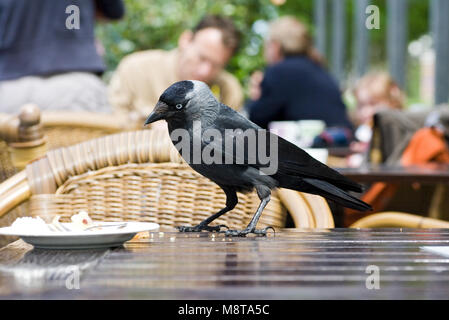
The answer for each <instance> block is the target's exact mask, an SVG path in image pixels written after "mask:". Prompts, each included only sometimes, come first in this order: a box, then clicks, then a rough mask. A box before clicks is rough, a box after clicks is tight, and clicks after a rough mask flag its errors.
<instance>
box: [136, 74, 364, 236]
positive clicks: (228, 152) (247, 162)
mask: <svg viewBox="0 0 449 320" xmlns="http://www.w3.org/2000/svg"><path fill="white" fill-rule="evenodd" d="M162 119H164V120H166V121H167V123H168V130H169V133H170V138H171V140H172V142H173V144H174V145H175V146H176V148H177V149H178V151H179V152H180V154H181V156H182V157H183V158H184V160H186V162H187V163H188V164H189V165H190V166H191V167H192V168H193V169H194V170H196V171H197V172H199V173H200V174H202V175H203V176H205V177H207V178H209V179H210V180H212V181H213V182H215V183H216V184H217V185H219V186H220V187H221V189H223V191H224V192H225V194H226V207H225V208H223V209H222V210H220V211H219V212H217V213H215V214H214V215H212V216H210V217H209V218H207V219H206V220H204V221H202V222H201V223H200V224H199V225H197V226H193V227H186V226H182V227H179V228H178V229H179V230H180V231H183V232H196V231H202V230H207V231H220V228H221V227H223V226H222V225H221V226H209V224H210V223H211V222H212V221H213V220H215V219H216V218H218V217H220V216H221V215H223V214H225V213H226V212H228V211H230V210H232V209H233V208H234V207H235V206H236V205H237V203H238V198H237V193H236V192H237V191H240V192H245V193H246V192H250V191H252V190H254V188H255V189H256V191H257V194H258V196H259V198H260V200H261V203H260V205H259V207H258V209H257V211H256V213H255V214H254V217H253V218H252V220H251V222H250V223H249V225H248V227H247V228H246V229H244V230H227V231H226V235H236V236H245V235H247V234H248V233H255V234H260V235H265V234H266V231H267V228H265V229H261V230H259V229H256V224H257V222H258V220H259V217H260V215H261V213H262V211H263V209H264V208H265V206H266V205H267V203H268V202H269V201H270V195H271V190H272V189H273V188H276V187H279V188H287V189H293V190H297V191H301V192H307V193H312V194H317V195H320V196H323V197H325V198H327V199H330V200H332V201H335V202H336V203H338V204H340V205H342V206H345V207H349V208H352V209H356V210H361V211H367V210H370V209H371V207H370V206H369V205H368V204H366V203H365V202H363V201H361V200H359V199H357V198H356V197H354V196H352V195H350V194H349V193H348V191H355V192H362V187H361V186H360V185H359V184H357V183H355V182H353V181H351V180H349V179H347V178H346V177H344V176H343V175H341V174H340V173H338V172H337V171H335V170H333V169H331V168H329V167H327V166H326V165H324V164H322V163H321V162H319V161H317V160H315V159H314V158H312V157H311V156H309V154H307V153H306V152H305V151H304V150H302V149H301V148H299V147H297V146H295V145H294V144H292V143H290V142H288V141H286V140H284V139H282V138H281V137H278V136H277V135H275V134H273V133H270V132H268V131H266V130H264V129H261V128H260V127H259V126H257V125H256V124H254V123H253V122H251V121H249V120H248V119H247V118H245V117H244V116H243V115H241V114H239V113H238V112H236V111H234V110H233V109H231V108H230V107H228V106H226V105H224V104H222V103H220V102H218V101H217V99H216V98H215V97H214V95H213V94H212V92H211V91H210V90H209V87H208V86H207V85H206V84H205V83H203V82H201V81H193V80H192V81H191V80H187V81H180V82H176V83H174V84H173V85H171V86H170V87H169V88H167V89H166V90H165V91H164V93H163V94H162V95H161V96H160V98H159V101H158V102H157V104H156V106H155V108H154V110H153V112H152V113H151V114H150V115H149V117H148V119H147V120H146V122H145V125H147V124H149V123H152V122H154V121H157V120H162ZM254 136H255V137H256V140H255V141H252V142H250V140H249V139H250V138H251V137H254ZM242 137H243V139H242ZM245 139H246V140H245ZM183 140H187V141H183ZM229 140H230V141H231V143H230V144H226V141H229ZM195 143H196V146H197V150H195ZM263 149H265V155H266V154H269V153H273V155H272V156H271V157H270V158H269V159H270V160H271V163H268V162H266V161H265V160H266V159H265V160H264V161H261V159H259V153H260V151H261V150H263ZM239 150H240V152H239ZM242 150H243V153H242ZM262 154H263V153H262ZM204 155H209V156H210V157H213V159H214V160H216V161H212V162H211V161H210V159H206V158H205V157H204ZM195 158H196V159H195ZM229 160H231V161H229ZM273 164H274V167H275V169H276V170H275V171H274V172H272V171H270V170H271V169H272V168H271V169H270V166H272V165H273ZM224 227H226V226H224Z"/></svg>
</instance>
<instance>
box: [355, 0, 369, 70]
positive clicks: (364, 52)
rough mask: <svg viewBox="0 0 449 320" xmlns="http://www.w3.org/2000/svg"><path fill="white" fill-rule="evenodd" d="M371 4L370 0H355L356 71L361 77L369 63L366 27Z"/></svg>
mask: <svg viewBox="0 0 449 320" xmlns="http://www.w3.org/2000/svg"><path fill="white" fill-rule="evenodd" d="M369 4H370V1H369V0H354V5H355V10H354V14H355V17H354V33H355V36H354V38H355V41H354V51H355V52H354V56H355V73H356V76H357V77H361V76H363V75H364V74H365V73H366V70H367V65H368V45H369V43H368V31H369V30H368V29H367V28H366V25H365V21H366V8H367V7H368V5H369Z"/></svg>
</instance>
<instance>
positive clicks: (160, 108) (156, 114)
mask: <svg viewBox="0 0 449 320" xmlns="http://www.w3.org/2000/svg"><path fill="white" fill-rule="evenodd" d="M167 111H168V105H167V104H166V103H164V102H162V101H158V102H157V103H156V106H155V107H154V110H153V112H151V113H150V115H149V116H148V118H147V121H145V124H144V126H146V125H148V124H150V123H153V122H155V121H158V120H162V119H164V115H165V113H166V112H167Z"/></svg>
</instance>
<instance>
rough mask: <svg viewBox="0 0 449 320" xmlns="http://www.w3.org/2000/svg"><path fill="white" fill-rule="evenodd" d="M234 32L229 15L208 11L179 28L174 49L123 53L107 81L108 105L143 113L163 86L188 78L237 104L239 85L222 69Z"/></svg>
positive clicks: (143, 115) (235, 46) (233, 49)
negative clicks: (194, 23)
mask: <svg viewBox="0 0 449 320" xmlns="http://www.w3.org/2000/svg"><path fill="white" fill-rule="evenodd" d="M240 38H241V35H240V32H239V31H238V30H237V28H236V27H235V25H234V23H233V22H232V21H231V20H229V19H227V18H224V17H220V16H216V15H208V16H205V17H204V18H203V19H202V20H201V21H200V22H199V23H198V24H197V26H196V27H195V28H193V30H186V31H184V32H183V33H182V34H181V36H180V37H179V40H178V48H176V49H174V50H171V51H165V50H157V49H155V50H146V51H140V52H136V53H133V54H130V55H129V56H126V57H125V58H124V59H123V60H122V61H121V62H120V64H119V66H118V67H117V70H116V71H115V73H114V75H113V77H112V79H111V82H110V86H109V99H110V102H111V105H112V106H113V108H114V111H115V112H118V113H125V114H127V115H128V116H130V117H136V119H144V118H146V117H147V116H148V114H149V113H150V112H151V111H152V109H153V107H154V105H155V104H156V103H157V101H158V99H159V96H160V95H161V94H162V92H163V91H164V90H165V89H167V88H168V87H169V86H170V85H171V84H173V83H174V82H177V81H181V80H188V79H190V80H200V81H203V82H205V83H207V84H208V85H209V86H210V87H211V90H212V92H213V93H214V94H215V95H216V96H217V98H219V100H220V101H221V102H222V103H224V104H227V105H228V106H230V107H232V108H234V109H236V110H238V109H240V107H241V105H242V101H243V93H242V89H241V86H240V84H239V82H238V80H237V79H236V78H235V77H234V76H233V75H231V74H230V73H228V72H226V71H225V70H224V68H225V66H226V64H227V63H228V61H229V59H230V58H231V57H232V56H233V54H234V53H235V52H236V51H237V49H238V47H239V43H240Z"/></svg>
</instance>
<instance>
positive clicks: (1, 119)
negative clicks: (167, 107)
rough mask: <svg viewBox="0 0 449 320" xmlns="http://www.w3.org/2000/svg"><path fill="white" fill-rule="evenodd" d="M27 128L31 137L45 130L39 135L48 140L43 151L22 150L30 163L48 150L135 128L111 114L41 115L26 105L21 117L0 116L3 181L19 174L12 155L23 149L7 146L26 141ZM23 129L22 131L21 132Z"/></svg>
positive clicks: (0, 177) (74, 113) (66, 112)
mask: <svg viewBox="0 0 449 320" xmlns="http://www.w3.org/2000/svg"><path fill="white" fill-rule="evenodd" d="M37 127H38V128H37ZM24 128H26V129H25V130H28V129H29V130H28V131H31V132H32V134H35V133H36V131H37V130H40V131H42V132H41V133H40V134H41V135H43V136H44V137H45V138H44V141H45V149H44V150H43V152H42V150H36V148H28V147H27V146H26V147H25V148H23V149H25V150H24V151H23V152H21V154H20V155H19V156H24V158H25V159H24V160H28V159H33V158H34V157H35V156H36V157H38V156H40V155H41V153H45V151H46V150H52V149H55V148H59V147H65V146H70V145H73V144H76V143H79V142H83V141H87V140H90V139H93V138H98V137H101V136H104V135H107V134H112V133H117V132H121V131H125V130H129V129H134V126H133V122H130V121H127V119H123V117H118V116H114V115H108V114H98V113H91V112H74V111H45V112H42V113H41V112H40V110H39V108H38V107H37V106H35V105H32V104H29V105H25V106H23V107H22V109H21V111H20V113H19V114H18V115H9V114H1V113H0V168H1V170H0V182H1V181H4V180H6V179H7V178H9V177H10V176H12V175H13V174H14V173H16V172H17V168H16V167H15V166H14V161H13V160H12V159H11V155H12V152H16V151H22V150H20V149H19V148H17V149H14V148H11V146H9V145H8V143H10V142H11V141H13V142H15V141H21V140H23V131H25V130H24ZM21 130H22V132H20V131H21ZM21 133H22V136H21ZM25 134H27V133H25ZM28 135H29V133H28ZM6 140H8V143H7V141H6ZM31 140H33V137H31ZM12 149H14V150H12ZM11 151H12V152H11Z"/></svg>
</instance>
